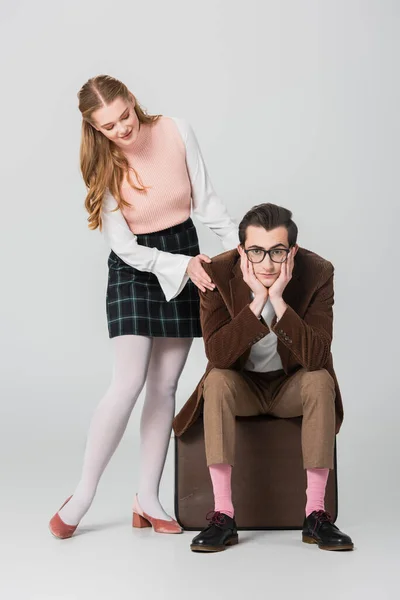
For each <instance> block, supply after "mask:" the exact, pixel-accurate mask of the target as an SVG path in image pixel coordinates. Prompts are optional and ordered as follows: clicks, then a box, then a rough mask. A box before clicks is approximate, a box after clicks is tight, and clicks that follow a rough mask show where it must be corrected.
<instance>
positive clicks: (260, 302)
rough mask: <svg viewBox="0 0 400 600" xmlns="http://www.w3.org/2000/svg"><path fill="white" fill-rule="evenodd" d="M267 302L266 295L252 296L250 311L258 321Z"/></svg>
mask: <svg viewBox="0 0 400 600" xmlns="http://www.w3.org/2000/svg"><path fill="white" fill-rule="evenodd" d="M267 300H268V294H263V295H262V296H254V298H253V300H252V302H251V303H250V310H251V311H252V312H253V313H254V314H255V316H256V317H257V318H258V319H259V318H260V317H261V313H262V311H263V309H264V306H265V305H266V303H267Z"/></svg>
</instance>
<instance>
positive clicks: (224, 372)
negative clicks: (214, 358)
mask: <svg viewBox="0 0 400 600" xmlns="http://www.w3.org/2000/svg"><path fill="white" fill-rule="evenodd" d="M231 381H232V371H231V369H211V371H210V372H209V374H208V375H207V377H206V378H205V380H204V387H203V389H204V392H205V393H207V392H208V391H213V390H216V389H219V388H221V387H222V386H224V385H230V383H231Z"/></svg>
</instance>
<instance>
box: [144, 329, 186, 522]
mask: <svg viewBox="0 0 400 600" xmlns="http://www.w3.org/2000/svg"><path fill="white" fill-rule="evenodd" d="M192 342H193V340H192V339H191V338H190V339H189V338H155V339H154V340H153V350H152V353H151V359H150V365H149V369H148V374H147V381H146V398H145V403H144V406H143V412H142V418H141V423H140V437H141V443H140V454H141V457H140V482H139V491H138V499H139V504H140V507H141V509H142V510H143V511H144V512H146V513H147V514H148V515H150V516H151V517H154V518H156V519H170V517H169V516H168V515H167V514H166V513H165V512H164V510H163V509H162V507H161V505H160V502H159V499H158V490H159V485H160V479H161V475H162V471H163V468H164V464H165V458H166V456H167V451H168V445H169V440H170V437H171V428H172V420H173V418H174V414H175V392H176V388H177V385H178V381H179V377H180V375H181V373H182V370H183V367H184V366H185V362H186V359H187V356H188V354H189V350H190V347H191V345H192Z"/></svg>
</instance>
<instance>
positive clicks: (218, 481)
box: [209, 464, 235, 519]
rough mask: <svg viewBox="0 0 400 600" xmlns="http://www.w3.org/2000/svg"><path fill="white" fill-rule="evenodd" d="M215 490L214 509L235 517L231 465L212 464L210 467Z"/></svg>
mask: <svg viewBox="0 0 400 600" xmlns="http://www.w3.org/2000/svg"><path fill="white" fill-rule="evenodd" d="M209 469H210V475H211V481H212V485H213V491H214V510H215V512H222V513H224V515H228V517H231V518H232V519H233V515H234V514H235V511H234V508H233V504H232V492H231V474H232V467H231V465H227V464H223V465H211V466H210V467H209Z"/></svg>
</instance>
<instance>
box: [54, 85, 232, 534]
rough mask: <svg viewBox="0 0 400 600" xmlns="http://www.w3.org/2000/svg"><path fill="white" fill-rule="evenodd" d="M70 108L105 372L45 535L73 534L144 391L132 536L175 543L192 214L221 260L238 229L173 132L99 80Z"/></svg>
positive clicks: (181, 134)
mask: <svg viewBox="0 0 400 600" xmlns="http://www.w3.org/2000/svg"><path fill="white" fill-rule="evenodd" d="M78 98H79V109H80V111H81V113H82V119H83V120H82V139H81V150H80V160H81V171H82V175H83V179H84V181H85V184H86V187H87V197H86V203H85V205H86V208H87V210H88V213H89V217H88V221H89V227H90V229H97V228H100V229H101V230H102V232H103V234H104V237H105V239H106V241H107V243H108V244H109V247H110V248H111V253H110V256H109V261H108V266H109V277H108V288H107V319H108V328H109V335H110V338H112V339H113V345H114V356H115V364H114V373H113V379H112V382H111V385H110V387H109V389H108V391H107V392H106V394H105V396H104V397H103V399H102V400H101V402H100V404H99V406H98V407H97V409H96V411H95V414H94V416H93V419H92V422H91V425H90V430H89V435H88V440H87V445H86V451H85V457H84V462H83V470H82V475H81V479H80V481H79V483H78V486H77V488H76V490H75V492H74V494H73V496H71V497H70V498H68V499H67V500H66V502H65V503H64V504H63V506H62V507H61V509H60V510H59V512H58V513H56V514H55V515H54V517H53V518H52V519H51V521H50V531H51V532H52V533H53V535H55V536H56V537H58V538H62V539H64V538H68V537H71V536H72V535H73V533H74V532H75V530H76V528H77V526H78V524H79V522H80V521H81V519H82V517H83V516H84V515H85V513H86V512H87V510H88V509H89V507H90V505H91V503H92V501H93V498H94V495H95V493H96V488H97V485H98V483H99V480H100V477H101V475H102V473H103V471H104V469H105V467H106V465H107V464H108V462H109V460H110V458H111V456H112V455H113V453H114V451H115V450H116V448H117V446H118V444H119V442H120V441H121V438H122V436H123V433H124V431H125V428H126V426H127V424H128V421H129V417H130V414H131V412H132V409H133V407H134V405H135V403H136V400H137V398H138V396H139V394H140V392H141V390H142V388H143V386H144V384H145V383H146V398H145V403H144V407H143V412H142V417H141V424H140V433H141V444H140V446H141V459H140V482H139V489H138V494H137V495H136V497H135V500H134V507H133V511H134V512H133V526H134V527H150V526H152V527H153V529H154V531H157V532H159V533H181V531H182V529H181V527H180V526H179V525H178V523H177V522H176V521H175V520H174V519H172V518H171V517H170V516H169V515H167V514H166V513H165V512H164V510H163V508H162V507H161V504H160V502H159V498H158V492H159V483H160V479H161V475H162V471H163V468H164V463H165V458H166V454H167V449H168V443H169V439H170V434H171V425H172V419H173V416H174V411H175V391H176V388H177V384H178V380H179V377H180V375H181V373H182V370H183V367H184V365H185V362H186V359H187V356H188V353H189V350H190V347H191V344H192V341H193V338H194V337H201V329H200V322H199V298H198V292H197V288H199V289H201V290H202V291H205V290H206V289H207V290H212V289H213V288H214V285H213V283H212V281H211V280H210V278H209V277H208V275H207V273H206V272H205V270H204V269H203V267H202V262H211V260H210V258H209V257H208V256H206V255H203V254H200V253H199V247H198V239H197V234H196V229H195V227H194V225H193V222H192V221H191V219H190V211H191V208H193V212H194V214H195V215H196V216H197V218H198V219H199V220H200V221H201V222H203V223H205V224H206V225H208V227H210V229H212V230H213V231H215V233H216V234H217V235H218V236H219V237H220V239H221V241H222V244H223V246H224V248H225V249H227V250H228V249H231V248H234V247H235V246H237V244H238V235H237V226H236V224H235V223H234V222H233V221H232V219H231V218H230V217H229V215H228V214H227V211H226V208H225V205H224V204H223V203H222V202H221V200H220V199H219V198H218V197H217V196H216V195H215V193H214V190H213V188H212V185H211V183H210V180H209V178H208V175H207V171H206V168H205V165H204V162H203V159H202V155H201V152H200V149H199V147H198V144H197V141H196V138H195V136H194V133H193V131H192V130H191V128H190V127H189V126H188V125H187V124H186V123H185V122H184V121H182V120H178V119H172V118H167V117H162V116H150V115H148V114H146V112H145V111H144V110H143V109H142V108H141V107H140V105H139V104H138V102H137V100H136V99H135V97H134V96H133V94H132V93H131V92H130V91H129V90H128V89H127V87H126V86H125V85H124V84H123V83H121V82H120V81H118V80H116V79H114V78H112V77H109V76H105V75H101V76H98V77H95V78H93V79H90V80H89V81H88V82H87V83H85V85H84V86H83V87H82V89H81V90H80V91H79V94H78ZM196 286H197V288H196Z"/></svg>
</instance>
